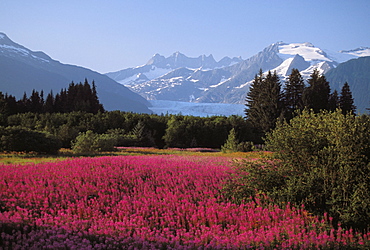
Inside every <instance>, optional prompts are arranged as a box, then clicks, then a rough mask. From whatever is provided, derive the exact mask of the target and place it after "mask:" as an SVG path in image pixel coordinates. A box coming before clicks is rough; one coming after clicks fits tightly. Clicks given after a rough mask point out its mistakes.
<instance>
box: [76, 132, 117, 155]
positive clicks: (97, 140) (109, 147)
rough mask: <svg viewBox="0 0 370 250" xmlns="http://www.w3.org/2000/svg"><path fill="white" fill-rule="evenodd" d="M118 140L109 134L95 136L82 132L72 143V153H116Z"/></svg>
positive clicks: (91, 133)
mask: <svg viewBox="0 0 370 250" xmlns="http://www.w3.org/2000/svg"><path fill="white" fill-rule="evenodd" d="M115 144H116V140H115V138H114V137H113V136H112V135H109V134H102V135H99V134H95V133H94V132H93V131H91V130H88V131H86V132H85V133H83V132H81V133H79V134H78V136H77V137H76V140H74V141H72V151H73V152H74V153H77V154H94V153H96V152H106V151H114V150H115V148H114V146H115Z"/></svg>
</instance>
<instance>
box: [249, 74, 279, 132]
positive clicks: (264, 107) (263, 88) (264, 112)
mask: <svg viewBox="0 0 370 250" xmlns="http://www.w3.org/2000/svg"><path fill="white" fill-rule="evenodd" d="M246 100H247V103H246V106H247V109H246V110H245V114H246V118H247V120H248V121H249V122H250V123H251V124H252V126H253V127H254V128H256V129H257V131H259V132H262V133H266V132H267V131H269V130H271V129H273V128H274V127H275V124H276V121H277V118H279V117H280V116H281V114H282V107H283V106H282V104H283V102H282V93H281V84H280V80H279V77H278V76H277V74H276V71H275V72H274V73H273V74H272V73H271V71H269V72H268V73H267V75H266V77H263V74H262V71H260V74H259V76H256V77H255V80H254V81H253V83H252V85H251V88H250V92H249V93H248V95H247V99H246Z"/></svg>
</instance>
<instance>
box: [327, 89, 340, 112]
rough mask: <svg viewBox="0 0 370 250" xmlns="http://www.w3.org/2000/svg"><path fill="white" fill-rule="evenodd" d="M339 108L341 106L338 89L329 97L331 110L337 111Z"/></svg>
mask: <svg viewBox="0 0 370 250" xmlns="http://www.w3.org/2000/svg"><path fill="white" fill-rule="evenodd" d="M337 108H339V96H338V91H336V90H334V92H333V93H331V94H330V97H329V110H330V111H335V110H336V109H337Z"/></svg>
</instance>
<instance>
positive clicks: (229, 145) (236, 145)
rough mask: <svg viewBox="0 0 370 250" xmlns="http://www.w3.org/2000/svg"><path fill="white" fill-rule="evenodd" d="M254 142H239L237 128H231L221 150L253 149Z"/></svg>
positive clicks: (239, 150)
mask: <svg viewBox="0 0 370 250" xmlns="http://www.w3.org/2000/svg"><path fill="white" fill-rule="evenodd" d="M253 148H254V147H253V142H239V140H238V139H237V134H236V132H235V129H234V128H233V129H231V130H230V132H229V136H228V137H227V140H226V142H225V144H224V145H222V146H221V152H223V153H229V152H248V151H252V150H253Z"/></svg>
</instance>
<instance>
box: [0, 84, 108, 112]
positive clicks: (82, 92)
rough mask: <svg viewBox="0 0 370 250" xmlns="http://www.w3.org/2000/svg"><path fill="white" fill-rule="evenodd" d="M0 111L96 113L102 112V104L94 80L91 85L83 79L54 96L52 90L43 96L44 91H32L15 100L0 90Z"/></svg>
mask: <svg viewBox="0 0 370 250" xmlns="http://www.w3.org/2000/svg"><path fill="white" fill-rule="evenodd" d="M0 111H1V114H2V115H3V116H9V115H14V114H19V113H27V112H31V113H68V112H73V111H84V112H88V113H93V114H96V113H98V112H99V111H100V112H104V108H103V105H102V104H101V103H100V102H99V99H98V95H97V91H96V86H95V82H94V81H93V82H92V86H90V84H89V83H88V81H87V79H85V82H84V83H81V82H80V83H78V84H75V83H74V82H72V83H70V84H69V86H68V89H61V91H60V92H59V93H57V94H56V95H55V96H54V94H53V92H52V91H50V93H49V94H48V95H47V96H46V98H45V97H44V91H43V90H41V92H38V91H36V90H33V91H32V94H31V95H30V97H27V94H26V93H24V95H23V97H22V98H21V99H19V100H17V99H16V98H15V97H14V96H12V95H8V94H7V93H6V94H5V95H4V94H3V93H1V92H0Z"/></svg>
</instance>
